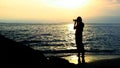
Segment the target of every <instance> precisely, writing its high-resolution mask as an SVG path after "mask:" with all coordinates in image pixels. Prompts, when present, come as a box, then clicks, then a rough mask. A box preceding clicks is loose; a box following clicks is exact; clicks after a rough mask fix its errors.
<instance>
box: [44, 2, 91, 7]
mask: <svg viewBox="0 0 120 68" xmlns="http://www.w3.org/2000/svg"><path fill="white" fill-rule="evenodd" d="M44 1H45V3H47V4H49V5H51V6H54V7H61V8H79V7H82V6H84V5H86V4H87V3H89V1H90V0H44Z"/></svg>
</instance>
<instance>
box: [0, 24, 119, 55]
mask: <svg viewBox="0 0 120 68" xmlns="http://www.w3.org/2000/svg"><path fill="white" fill-rule="evenodd" d="M0 34H1V35H4V36H5V37H7V38H9V39H12V40H14V41H16V42H20V43H22V44H24V45H26V46H29V47H31V48H33V49H35V50H40V51H42V52H43V53H44V54H45V55H46V56H65V55H73V54H75V50H76V44H75V30H74V29H73V24H34V23H32V24H28V23H24V24H23V23H22V24H20V23H1V24H0ZM83 44H84V48H85V51H86V54H103V55H104V54H105V55H106V54H108V55H111V54H112V55H116V54H120V24H109V23H107V24H105V23H101V24H100V23H99V24H97V23H96V24H95V23H94V24H85V27H84V30H83ZM16 46H17V45H16Z"/></svg>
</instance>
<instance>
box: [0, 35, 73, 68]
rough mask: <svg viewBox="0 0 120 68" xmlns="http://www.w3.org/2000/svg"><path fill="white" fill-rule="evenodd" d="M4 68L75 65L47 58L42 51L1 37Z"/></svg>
mask: <svg viewBox="0 0 120 68" xmlns="http://www.w3.org/2000/svg"><path fill="white" fill-rule="evenodd" d="M0 46H2V49H1V50H2V51H1V52H2V58H1V59H2V61H1V63H2V65H3V66H2V67H3V68H4V67H6V66H7V68H25V67H27V68H28V67H30V68H49V67H50V68H63V67H67V68H74V67H75V65H74V64H71V63H69V62H68V61H67V60H65V59H62V58H58V57H49V58H48V57H46V56H44V54H43V53H41V51H37V50H34V49H32V48H30V47H28V46H26V45H23V44H21V43H18V42H15V41H13V40H11V39H8V38H5V37H4V36H2V35H0Z"/></svg>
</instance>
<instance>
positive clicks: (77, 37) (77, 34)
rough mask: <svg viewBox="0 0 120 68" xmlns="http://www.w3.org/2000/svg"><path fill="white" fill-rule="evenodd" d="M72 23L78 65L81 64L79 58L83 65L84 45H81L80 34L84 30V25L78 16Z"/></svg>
mask: <svg viewBox="0 0 120 68" xmlns="http://www.w3.org/2000/svg"><path fill="white" fill-rule="evenodd" d="M73 21H74V29H75V30H76V31H75V41H76V46H77V52H78V63H81V61H80V56H81V57H82V63H85V60H84V53H85V51H84V45H83V43H82V32H83V28H84V23H83V22H82V18H81V17H80V16H79V17H77V19H76V20H73Z"/></svg>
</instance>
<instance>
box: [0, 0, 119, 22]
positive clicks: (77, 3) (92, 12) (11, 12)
mask: <svg viewBox="0 0 120 68" xmlns="http://www.w3.org/2000/svg"><path fill="white" fill-rule="evenodd" d="M119 12H120V0H0V19H15V20H44V21H45V20H46V21H61V22H70V21H71V19H73V18H76V17H77V16H82V17H83V18H88V17H96V16H120V14H119Z"/></svg>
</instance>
